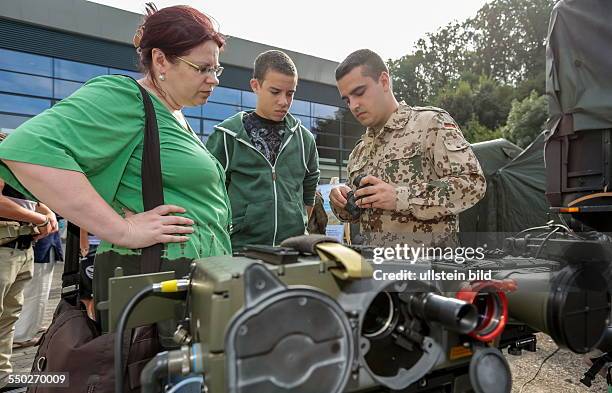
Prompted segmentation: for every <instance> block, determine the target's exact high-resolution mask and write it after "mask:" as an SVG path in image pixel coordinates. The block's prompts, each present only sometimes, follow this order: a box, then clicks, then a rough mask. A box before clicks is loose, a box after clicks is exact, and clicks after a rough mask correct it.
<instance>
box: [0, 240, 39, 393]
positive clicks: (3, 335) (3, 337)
mask: <svg viewBox="0 0 612 393" xmlns="http://www.w3.org/2000/svg"><path fill="white" fill-rule="evenodd" d="M33 269H34V251H33V250H32V247H30V248H28V249H27V250H18V249H13V248H9V247H0V388H2V387H3V386H5V385H6V384H7V383H8V381H7V380H6V379H7V377H8V375H9V374H10V373H11V372H12V371H13V368H12V366H11V354H12V353H13V333H14V330H15V322H17V319H18V318H19V313H20V312H21V308H22V306H23V288H24V287H25V284H26V283H27V282H28V281H29V280H30V279H31V278H32V270H33Z"/></svg>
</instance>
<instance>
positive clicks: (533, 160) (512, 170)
mask: <svg viewBox="0 0 612 393" xmlns="http://www.w3.org/2000/svg"><path fill="white" fill-rule="evenodd" d="M472 148H473V150H474V153H475V154H476V156H477V157H478V161H480V165H481V166H482V168H483V171H484V173H485V177H486V179H487V192H486V194H485V197H484V198H483V199H482V200H481V201H480V202H478V203H477V204H476V205H475V206H474V207H472V208H471V209H468V210H466V211H465V212H463V213H461V214H460V215H459V230H460V239H461V244H462V245H463V246H483V245H484V244H486V245H487V246H488V248H490V249H494V248H501V247H502V245H503V240H504V238H505V237H506V236H507V235H508V234H510V235H512V234H514V233H516V232H519V231H521V230H523V229H527V228H530V227H533V226H538V225H543V224H545V223H546V221H548V219H549V218H548V207H549V206H548V202H547V200H546V198H545V196H544V190H545V181H546V180H545V177H544V176H545V174H544V153H543V148H544V134H543V133H542V134H540V135H539V136H538V138H536V140H535V141H534V142H533V143H532V144H531V145H529V146H528V147H527V148H526V149H525V150H523V151H521V149H520V148H519V147H517V146H516V145H514V144H512V143H510V142H509V141H507V140H505V139H496V140H494V141H488V142H481V143H476V144H474V145H472Z"/></svg>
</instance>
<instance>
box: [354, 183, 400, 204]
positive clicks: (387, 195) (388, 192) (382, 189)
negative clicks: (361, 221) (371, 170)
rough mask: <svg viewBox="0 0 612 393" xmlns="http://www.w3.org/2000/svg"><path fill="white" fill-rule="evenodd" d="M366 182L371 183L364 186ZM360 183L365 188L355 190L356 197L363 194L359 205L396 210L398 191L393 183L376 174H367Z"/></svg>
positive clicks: (358, 202) (358, 201)
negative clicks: (386, 181) (375, 175)
mask: <svg viewBox="0 0 612 393" xmlns="http://www.w3.org/2000/svg"><path fill="white" fill-rule="evenodd" d="M366 184H370V185H369V186H367V187H363V186H364V185H366ZM359 185H360V186H361V187H363V188H360V189H358V190H357V191H355V198H358V197H361V196H363V198H361V199H358V200H357V206H359V207H361V208H363V209H370V208H372V209H385V210H395V209H396V208H397V192H396V191H395V187H394V186H392V185H391V184H389V183H385V182H384V181H382V180H380V179H379V178H377V177H374V176H366V177H364V178H363V179H361V183H359Z"/></svg>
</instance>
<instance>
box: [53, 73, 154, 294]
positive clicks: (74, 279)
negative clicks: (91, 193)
mask: <svg viewBox="0 0 612 393" xmlns="http://www.w3.org/2000/svg"><path fill="white" fill-rule="evenodd" d="M125 76H126V77H127V78H130V79H132V80H133V81H134V83H135V84H136V86H138V89H139V90H140V93H141V95H142V100H143V103H144V110H145V127H144V148H143V153H142V166H141V177H142V201H143V206H144V210H145V211H147V210H151V209H153V208H155V207H157V206H159V205H163V204H164V192H163V183H162V175H161V161H160V158H159V131H158V129H157V118H156V116H155V110H154V108H153V102H152V101H151V97H150V96H149V93H148V92H147V91H146V90H145V89H144V88H143V87H142V86H141V85H140V84H139V83H138V82H137V81H136V80H135V79H134V78H132V77H130V76H127V75H125ZM163 249H164V245H163V244H161V243H158V244H154V245H152V246H150V247H147V248H144V249H143V250H142V255H141V258H142V259H141V261H142V262H141V267H140V269H141V270H140V271H141V273H153V272H158V271H159V270H160V268H161V255H162V252H163ZM78 278H79V227H78V226H76V225H74V224H72V223H69V224H68V235H67V239H66V256H65V262H64V273H63V274H62V295H63V296H68V295H70V294H73V293H74V292H75V288H76V284H77V283H78Z"/></svg>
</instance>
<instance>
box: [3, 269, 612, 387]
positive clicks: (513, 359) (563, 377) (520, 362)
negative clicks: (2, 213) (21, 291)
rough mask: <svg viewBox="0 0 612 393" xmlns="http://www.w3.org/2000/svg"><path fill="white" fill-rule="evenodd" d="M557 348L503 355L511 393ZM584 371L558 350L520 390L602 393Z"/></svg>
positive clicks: (600, 383)
mask: <svg viewBox="0 0 612 393" xmlns="http://www.w3.org/2000/svg"><path fill="white" fill-rule="evenodd" d="M63 270H64V265H63V264H62V263H58V264H56V266H55V270H54V272H53V285H52V288H53V289H52V290H51V299H50V301H49V305H48V307H47V312H46V315H45V322H44V324H45V326H48V324H49V323H50V322H51V317H52V316H53V311H54V310H55V307H56V305H57V302H58V301H59V296H60V292H59V287H60V283H61V277H62V272H63ZM556 348H557V346H556V345H555V343H554V342H553V341H552V340H551V339H550V337H548V336H546V335H544V334H538V349H537V351H536V352H535V353H531V352H523V355H522V356H511V355H507V356H506V357H507V359H508V361H509V363H510V368H511V369H512V377H513V388H512V392H513V393H519V392H520V389H521V386H522V385H523V384H524V383H525V382H526V381H528V380H530V379H531V378H532V377H533V376H534V375H535V373H536V372H537V370H538V368H539V367H540V364H541V363H542V361H543V360H544V358H546V357H547V356H548V355H550V354H551V353H552V352H553V351H554V350H555V349H556ZM35 355H36V347H32V348H26V349H19V350H16V351H15V353H14V354H13V365H14V368H15V372H29V371H30V369H31V367H32V361H33V359H34V356H35ZM586 370H587V368H586V367H585V365H584V364H583V363H582V357H581V356H579V355H576V354H573V353H571V352H569V351H567V350H560V351H559V352H557V353H556V354H555V355H554V356H553V357H551V358H550V359H549V360H548V361H547V362H546V363H545V364H544V366H543V367H542V369H541V371H540V373H539V375H538V377H537V378H536V379H535V380H534V381H533V382H531V383H530V384H528V385H527V386H525V387H524V388H523V390H522V392H520V393H549V392H563V393H578V392H605V391H606V386H605V381H604V379H603V378H601V377H597V379H596V380H595V382H594V384H593V386H592V387H591V388H590V389H589V388H586V387H585V386H584V385H582V384H581V383H580V378H581V377H582V375H583V373H584V372H585V371H586Z"/></svg>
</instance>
